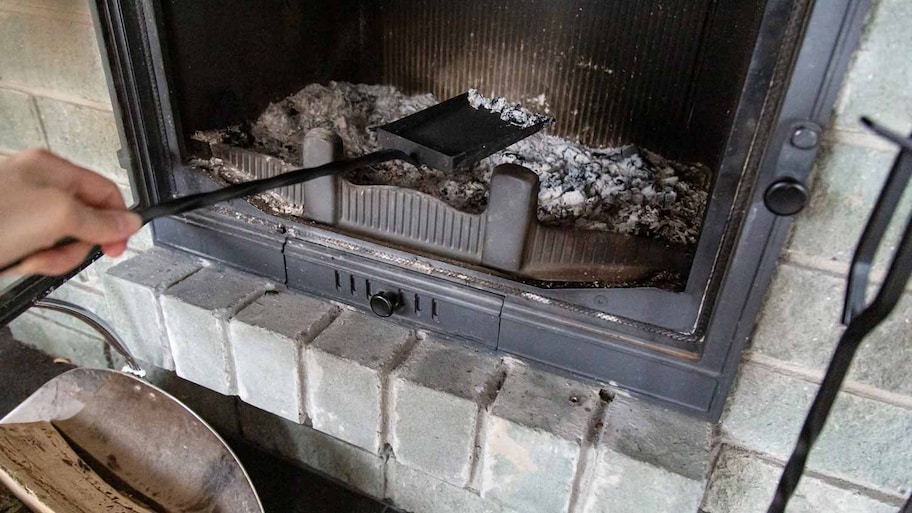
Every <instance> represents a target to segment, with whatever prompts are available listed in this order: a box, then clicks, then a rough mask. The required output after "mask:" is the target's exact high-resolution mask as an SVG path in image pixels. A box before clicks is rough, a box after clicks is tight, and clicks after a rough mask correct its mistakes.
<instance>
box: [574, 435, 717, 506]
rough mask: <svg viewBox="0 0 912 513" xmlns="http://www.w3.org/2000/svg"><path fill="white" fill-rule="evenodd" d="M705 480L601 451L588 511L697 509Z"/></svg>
mask: <svg viewBox="0 0 912 513" xmlns="http://www.w3.org/2000/svg"><path fill="white" fill-rule="evenodd" d="M704 486H705V480H704V479H703V478H701V479H691V478H688V477H684V476H682V475H680V474H675V473H674V472H669V471H668V470H667V469H665V468H662V467H657V466H655V465H652V464H650V463H646V462H643V461H639V460H637V459H634V458H631V457H629V456H627V455H624V454H621V453H618V452H615V451H613V450H610V449H607V448H606V449H604V450H600V451H599V453H598V457H597V459H596V468H595V473H594V476H593V480H592V482H591V483H590V484H589V487H588V490H589V492H588V494H587V496H586V497H585V499H583V500H584V502H583V512H584V513H641V512H645V511H648V512H649V513H681V512H696V511H697V507H698V506H699V505H700V500H701V499H702V498H703V488H704Z"/></svg>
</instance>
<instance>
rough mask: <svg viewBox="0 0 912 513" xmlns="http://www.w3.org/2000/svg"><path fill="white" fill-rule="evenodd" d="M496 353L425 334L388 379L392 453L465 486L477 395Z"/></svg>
mask: <svg viewBox="0 0 912 513" xmlns="http://www.w3.org/2000/svg"><path fill="white" fill-rule="evenodd" d="M497 363H498V359H497V358H495V357H494V356H493V355H492V354H489V353H487V352H483V351H481V350H479V349H475V348H469V347H465V346H459V345H455V344H443V343H440V342H437V341H433V340H425V341H423V342H421V343H420V344H419V345H418V347H417V348H416V349H415V350H414V351H413V352H412V355H411V357H410V358H409V359H408V360H407V361H406V362H405V363H404V364H403V365H402V366H401V367H399V368H398V369H397V370H396V373H395V375H394V376H393V379H392V391H393V394H392V401H391V403H392V406H391V410H392V411H391V416H392V422H391V437H390V442H391V445H392V447H393V450H394V451H395V453H396V458H397V459H398V460H399V461H400V462H401V463H402V464H403V465H406V466H408V467H412V468H415V469H418V470H420V471H422V472H425V473H427V474H430V475H432V476H434V477H436V478H438V479H442V480H444V481H446V482H448V483H451V484H453V485H456V486H466V485H467V484H468V481H469V475H470V471H471V465H472V453H473V451H474V448H475V431H476V424H477V417H478V409H479V400H480V398H481V396H482V394H483V393H484V392H485V385H486V384H487V383H488V382H489V381H490V380H491V379H492V377H493V376H494V373H495V370H496V369H497Z"/></svg>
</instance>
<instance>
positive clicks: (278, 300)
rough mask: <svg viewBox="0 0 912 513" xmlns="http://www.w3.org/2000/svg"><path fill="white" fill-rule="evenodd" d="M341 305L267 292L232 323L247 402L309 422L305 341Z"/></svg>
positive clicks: (230, 330)
mask: <svg viewBox="0 0 912 513" xmlns="http://www.w3.org/2000/svg"><path fill="white" fill-rule="evenodd" d="M336 311H337V308H336V307H335V306H333V305H332V304H330V303H327V302H325V301H318V300H316V299H312V298H309V297H306V296H301V295H298V294H291V293H288V292H267V293H266V295H265V296H263V297H260V298H259V299H257V300H256V301H254V302H253V303H251V304H250V305H248V306H247V307H246V308H244V309H243V310H241V311H240V312H239V313H238V314H237V316H235V317H234V318H233V319H232V320H231V321H230V322H229V324H228V336H229V338H230V340H231V349H232V351H234V363H235V368H236V371H237V383H238V395H239V396H240V397H241V399H242V400H244V401H245V402H247V403H249V404H252V405H254V406H256V407H258V408H261V409H263V410H266V411H268V412H270V413H274V414H276V415H279V416H281V417H284V418H286V419H289V420H293V421H295V422H299V423H301V422H304V419H305V413H304V391H303V386H304V384H303V377H304V376H303V374H304V353H303V351H304V345H305V344H307V343H308V342H310V341H311V340H312V339H313V337H315V336H316V335H317V333H319V332H320V331H322V330H323V328H325V327H326V326H327V325H329V323H330V322H331V321H332V319H333V317H334V315H335V313H336Z"/></svg>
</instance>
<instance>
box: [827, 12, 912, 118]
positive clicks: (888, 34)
mask: <svg viewBox="0 0 912 513" xmlns="http://www.w3.org/2000/svg"><path fill="white" fill-rule="evenodd" d="M875 4H876V5H875V7H874V9H873V12H872V15H871V18H870V20H869V24H868V26H867V27H866V29H865V35H864V37H863V40H862V44H861V47H860V48H859V51H858V53H857V54H856V57H855V61H854V63H853V64H852V66H851V68H850V70H849V73H848V76H847V78H846V81H845V85H844V88H843V93H842V97H841V98H840V101H839V104H838V116H837V118H836V124H837V125H838V126H841V127H847V128H850V129H854V130H859V129H860V127H859V125H858V119H859V118H860V117H861V116H864V115H866V116H871V117H873V118H874V119H876V120H878V121H880V122H881V123H884V124H886V125H887V126H891V127H893V128H895V129H897V130H901V131H907V130H909V129H910V128H912V88H910V87H909V84H912V66H910V65H909V49H910V48H912V30H909V26H910V23H912V2H909V1H908V0H880V1H879V2H875Z"/></svg>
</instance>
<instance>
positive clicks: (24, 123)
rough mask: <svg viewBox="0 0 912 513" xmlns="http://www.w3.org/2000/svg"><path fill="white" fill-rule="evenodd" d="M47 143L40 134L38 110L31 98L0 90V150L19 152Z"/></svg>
mask: <svg viewBox="0 0 912 513" xmlns="http://www.w3.org/2000/svg"><path fill="white" fill-rule="evenodd" d="M45 146H47V143H45V141H44V135H43V134H42V133H41V123H40V121H39V120H38V110H37V107H36V106H35V102H34V101H33V100H32V97H31V96H29V95H27V94H24V93H20V92H18V91H13V90H10V89H0V149H3V150H7V151H19V150H24V149H25V148H33V147H41V148H44V147H45Z"/></svg>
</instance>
